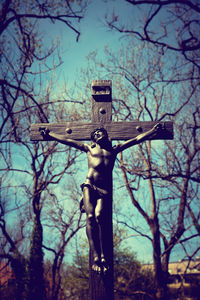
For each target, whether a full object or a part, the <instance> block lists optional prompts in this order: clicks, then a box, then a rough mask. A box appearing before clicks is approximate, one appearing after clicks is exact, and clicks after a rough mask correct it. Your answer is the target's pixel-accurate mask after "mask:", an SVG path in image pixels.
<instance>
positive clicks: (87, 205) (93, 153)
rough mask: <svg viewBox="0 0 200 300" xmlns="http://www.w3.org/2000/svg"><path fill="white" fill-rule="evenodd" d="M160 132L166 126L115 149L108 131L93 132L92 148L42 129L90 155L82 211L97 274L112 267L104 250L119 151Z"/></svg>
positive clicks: (44, 133) (100, 129)
mask: <svg viewBox="0 0 200 300" xmlns="http://www.w3.org/2000/svg"><path fill="white" fill-rule="evenodd" d="M160 130H162V125H161V124H160V123H157V124H156V125H155V126H154V127H153V128H152V129H150V130H149V131H146V132H144V133H141V134H139V135H138V136H136V137H135V138H133V139H130V140H127V141H125V142H123V143H120V144H117V145H115V146H112V143H111V141H110V140H109V137H108V134H107V131H106V130H105V129H104V128H98V129H95V130H94V131H93V132H92V133H91V140H92V143H91V145H89V144H85V143H82V142H80V141H77V140H73V139H69V138H67V137H66V136H65V135H61V134H56V133H53V132H51V131H49V129H47V128H41V130H40V133H41V135H42V136H43V137H44V138H46V137H49V138H50V139H51V140H56V141H58V142H60V143H62V144H65V145H68V146H71V147H74V148H76V149H79V150H81V151H84V152H86V153H87V158H88V173H87V177H86V180H85V182H84V183H83V184H82V185H81V188H82V193H83V198H82V204H83V205H82V210H83V209H84V211H85V212H86V217H87V225H86V233H87V237H88V241H89V246H90V249H92V253H93V255H94V257H93V259H94V260H93V261H94V263H93V265H92V269H93V271H95V272H97V273H101V272H104V273H105V272H106V271H107V270H108V268H109V262H107V261H106V257H105V251H104V247H105V242H104V237H105V236H106V228H105V226H103V225H104V212H105V211H106V207H107V204H108V203H109V201H112V170H113V167H114V163H115V159H116V156H117V154H118V153H119V152H121V151H123V150H125V149H127V148H129V147H131V146H134V145H136V144H139V143H141V142H143V141H145V140H148V139H149V138H152V137H154V136H155V135H156V134H157V133H158V132H159V131H160Z"/></svg>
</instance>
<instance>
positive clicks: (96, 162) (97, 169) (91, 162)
mask: <svg viewBox="0 0 200 300" xmlns="http://www.w3.org/2000/svg"><path fill="white" fill-rule="evenodd" d="M87 156H88V174H87V179H89V180H90V181H91V183H92V184H95V185H96V186H98V187H104V188H105V187H106V186H108V184H110V183H111V181H112V170H113V167H114V163H115V158H116V155H115V152H114V150H113V148H112V147H110V148H109V149H104V148H101V147H100V145H98V144H96V145H95V147H89V151H88V152H87Z"/></svg>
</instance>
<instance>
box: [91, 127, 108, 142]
mask: <svg viewBox="0 0 200 300" xmlns="http://www.w3.org/2000/svg"><path fill="white" fill-rule="evenodd" d="M102 139H103V140H104V139H106V140H108V133H107V131H106V129H105V128H96V129H95V130H94V131H92V132H91V140H92V141H93V142H96V143H97V142H98V141H100V140H102Z"/></svg>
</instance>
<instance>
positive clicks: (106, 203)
mask: <svg viewBox="0 0 200 300" xmlns="http://www.w3.org/2000/svg"><path fill="white" fill-rule="evenodd" d="M91 101H92V110H91V122H62V123H54V124H50V123H42V124H34V125H31V132H30V136H31V140H32V141H46V140H56V141H58V142H60V143H63V144H65V145H68V146H71V147H74V148H76V149H79V150H81V151H83V152H85V153H86V154H87V158H88V173H87V177H86V180H85V182H84V183H82V184H81V188H82V195H83V197H82V200H81V204H80V208H81V211H82V212H85V213H86V222H87V224H86V233H87V237H88V241H89V246H90V282H89V290H90V294H89V299H90V300H112V299H114V289H113V229H112V170H113V167H114V163H115V159H116V156H117V154H118V153H119V152H121V151H123V150H125V149H127V148H129V147H132V146H134V145H136V144H139V143H141V142H143V141H146V140H153V139H172V138H173V123H172V122H150V121H149V122H139V121H133V122H112V87H111V81H110V80H94V81H93V82H92V99H91ZM87 140H91V144H87V143H83V142H82V141H87ZM112 140H123V142H122V143H119V144H117V145H115V146H113V145H112Z"/></svg>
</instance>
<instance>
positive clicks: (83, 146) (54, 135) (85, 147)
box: [40, 128, 89, 152]
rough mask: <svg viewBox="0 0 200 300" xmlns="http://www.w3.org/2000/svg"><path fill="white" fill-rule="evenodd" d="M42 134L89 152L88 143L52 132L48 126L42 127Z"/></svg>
mask: <svg viewBox="0 0 200 300" xmlns="http://www.w3.org/2000/svg"><path fill="white" fill-rule="evenodd" d="M40 134H41V135H42V136H43V137H45V138H47V137H48V138H49V140H54V141H57V142H59V143H62V144H64V145H67V146H70V147H74V148H76V149H79V150H81V151H84V152H87V151H88V147H89V146H88V145H87V144H84V143H81V142H79V141H76V140H73V139H68V138H67V137H66V136H65V135H64V134H57V133H54V132H51V131H50V130H49V129H48V128H41V129H40Z"/></svg>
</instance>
